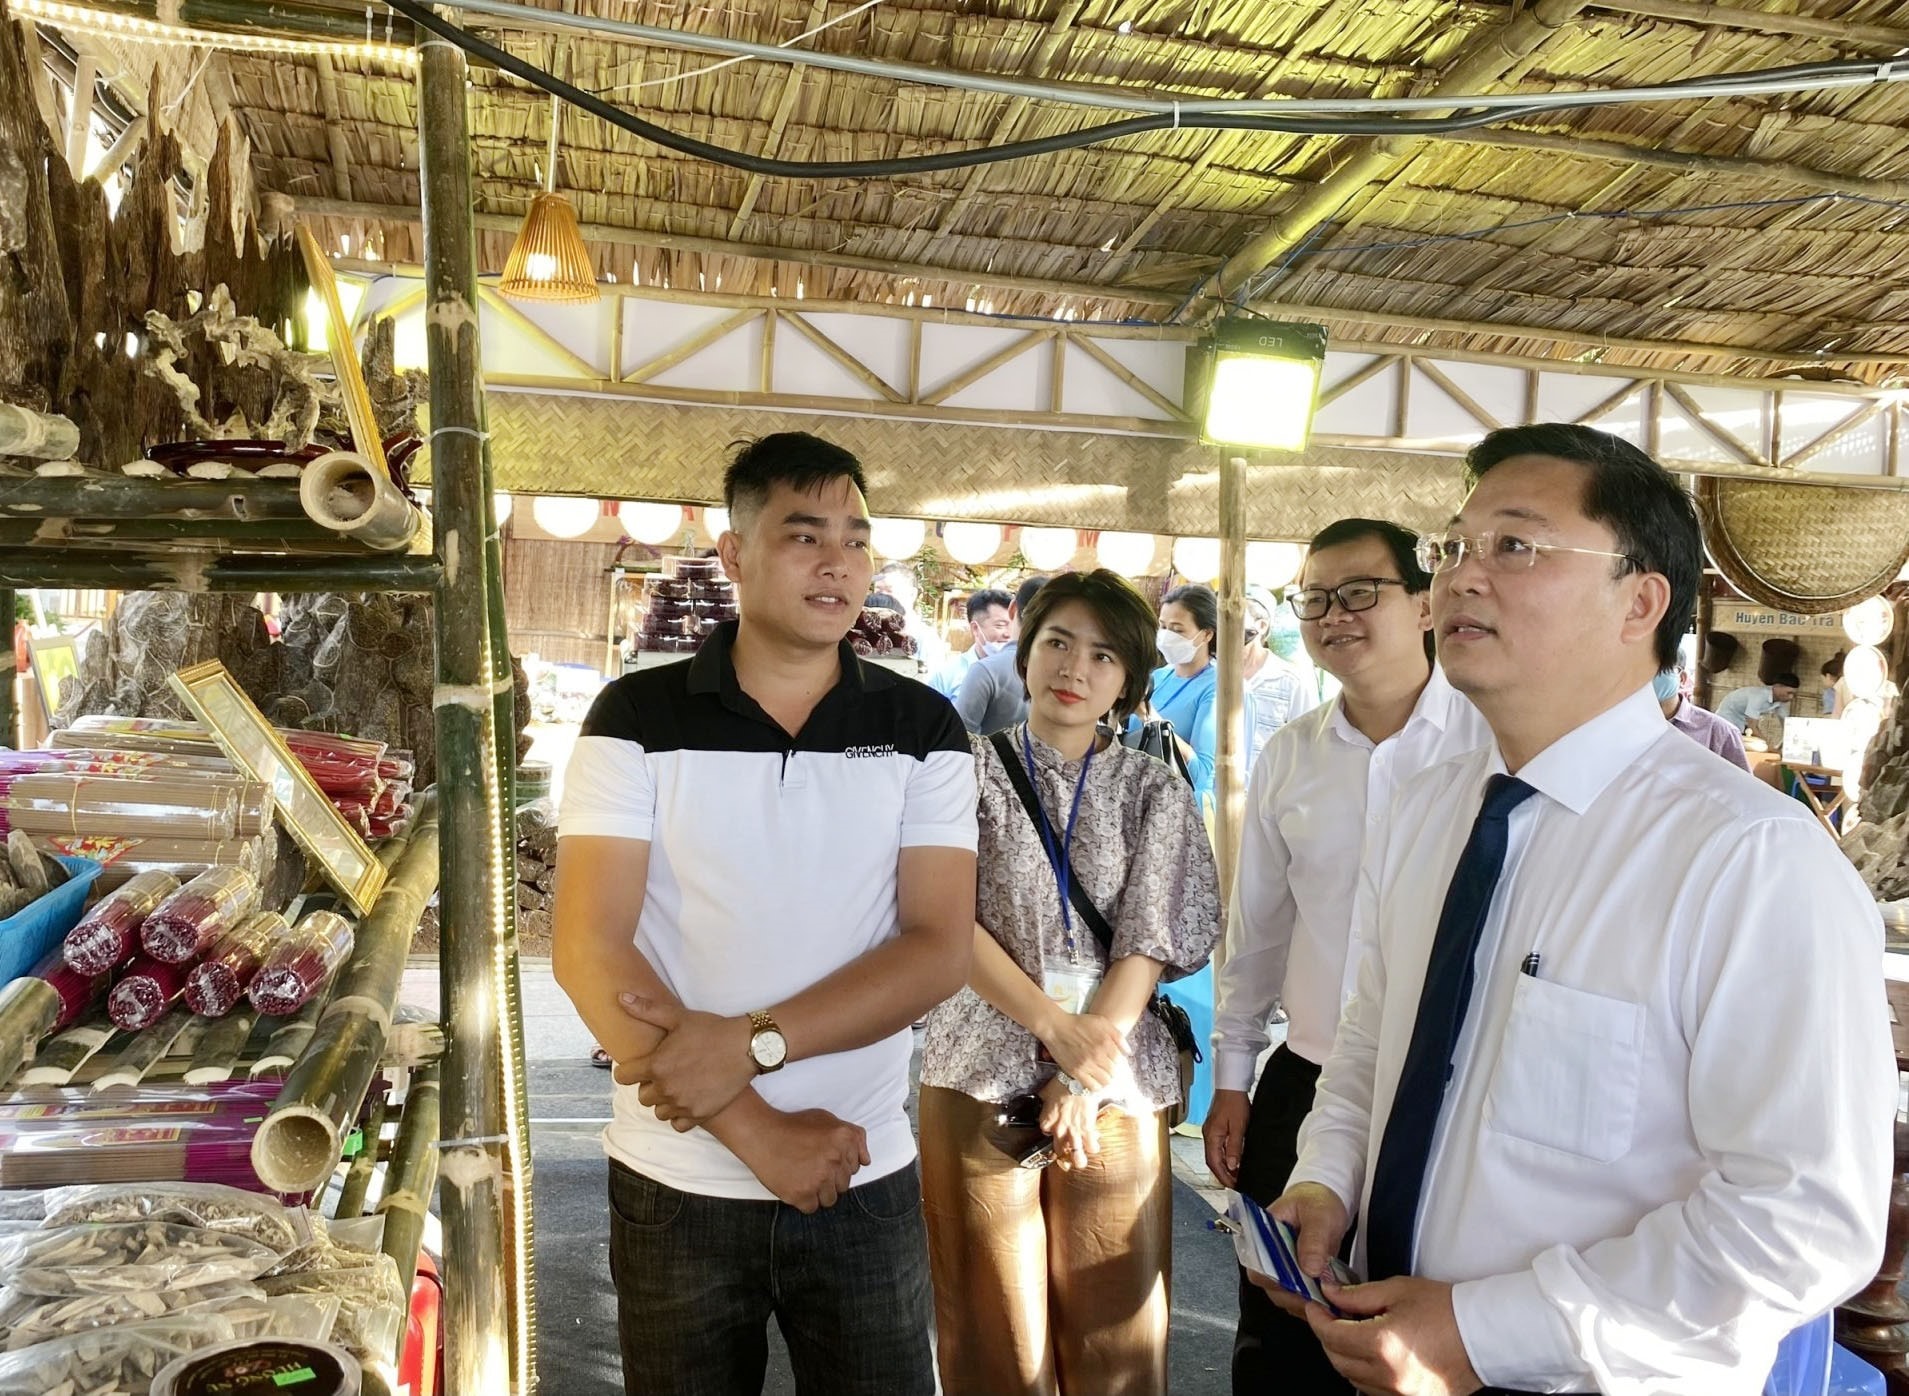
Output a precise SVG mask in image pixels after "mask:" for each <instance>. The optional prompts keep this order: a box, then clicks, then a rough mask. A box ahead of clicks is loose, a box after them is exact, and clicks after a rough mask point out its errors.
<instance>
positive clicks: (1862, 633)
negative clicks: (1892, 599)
mask: <svg viewBox="0 0 1909 1396" xmlns="http://www.w3.org/2000/svg"><path fill="white" fill-rule="evenodd" d="M1895 628H1896V608H1895V607H1894V606H1891V605H1890V604H1889V603H1888V602H1887V601H1885V600H1883V599H1882V597H1880V596H1872V597H1870V598H1869V600H1867V601H1865V602H1863V603H1861V604H1860V605H1856V606H1851V607H1850V608H1849V609H1848V610H1847V611H1844V612H1843V633H1844V634H1845V635H1847V636H1849V638H1850V639H1851V640H1853V641H1855V642H1856V643H1857V644H1859V645H1880V644H1881V643H1882V642H1883V641H1884V640H1887V639H1888V638H1889V632H1890V631H1892V630H1894V629H1895Z"/></svg>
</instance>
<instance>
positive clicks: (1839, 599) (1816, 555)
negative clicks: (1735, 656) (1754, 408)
mask: <svg viewBox="0 0 1909 1396" xmlns="http://www.w3.org/2000/svg"><path fill="white" fill-rule="evenodd" d="M1697 501H1698V505H1699V507H1700V509H1701V510H1702V513H1703V524H1704V542H1705V544H1706V545H1707V546H1708V547H1709V549H1710V556H1711V558H1712V560H1713V561H1715V563H1716V564H1717V570H1718V571H1720V572H1722V573H1723V575H1724V576H1725V577H1726V578H1728V579H1729V582H1730V584H1731V585H1732V586H1734V587H1736V589H1737V590H1738V591H1740V592H1742V593H1743V594H1744V595H1745V596H1748V597H1750V598H1751V599H1752V600H1754V601H1760V602H1762V603H1763V604H1764V605H1766V606H1778V607H1781V608H1783V609H1785V610H1789V611H1796V612H1798V613H1800V614H1803V615H1821V614H1824V613H1826V612H1830V611H1840V610H1844V609H1845V608H1847V607H1849V606H1853V605H1855V604H1856V603H1857V602H1858V601H1862V600H1865V599H1867V598H1868V597H1871V596H1874V595H1875V594H1876V593H1878V592H1879V591H1881V590H1882V589H1883V588H1884V587H1886V586H1888V585H1889V583H1890V582H1891V581H1893V580H1894V579H1895V577H1896V574H1897V573H1898V572H1900V571H1901V570H1902V566H1903V564H1904V563H1905V562H1909V494H1898V493H1885V492H1884V491H1881V490H1860V489H1849V490H1845V489H1836V488H1833V487H1824V486H1816V485H1766V484H1761V483H1757V482H1751V481H1744V480H1703V481H1700V482H1699V484H1698V486H1697Z"/></svg>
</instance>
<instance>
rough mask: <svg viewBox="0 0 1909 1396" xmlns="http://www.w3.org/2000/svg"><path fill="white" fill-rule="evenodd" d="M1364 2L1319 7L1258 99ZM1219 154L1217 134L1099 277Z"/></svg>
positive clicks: (1106, 277) (1108, 276) (1114, 270)
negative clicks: (1320, 8) (1321, 8)
mask: <svg viewBox="0 0 1909 1396" xmlns="http://www.w3.org/2000/svg"><path fill="white" fill-rule="evenodd" d="M1363 3H1364V0H1331V3H1329V4H1328V5H1327V6H1326V7H1325V8H1324V9H1323V10H1320V11H1319V12H1318V13H1317V14H1316V15H1315V16H1314V17H1313V18H1312V20H1311V21H1310V22H1309V23H1308V24H1307V25H1306V26H1305V28H1303V29H1301V30H1300V31H1299V33H1298V34H1296V35H1294V36H1293V42H1292V46H1291V47H1290V48H1288V49H1287V50H1286V52H1284V53H1282V54H1280V56H1279V57H1278V58H1277V59H1275V60H1274V61H1273V66H1272V67H1271V68H1269V69H1268V70H1267V72H1266V75H1265V76H1264V77H1263V78H1261V79H1260V81H1259V83H1258V85H1257V87H1256V88H1255V90H1254V92H1253V96H1255V97H1259V98H1265V97H1271V96H1274V95H1275V94H1276V93H1277V91H1278V89H1279V84H1280V83H1281V82H1282V81H1283V80H1284V79H1285V77H1286V75H1287V73H1289V72H1290V71H1291V70H1292V67H1293V65H1294V64H1295V63H1297V62H1298V61H1299V59H1300V58H1301V57H1303V56H1304V55H1305V54H1307V53H1309V52H1311V51H1312V50H1313V48H1315V47H1316V46H1317V45H1318V44H1319V42H1320V41H1321V40H1323V39H1326V38H1329V37H1331V36H1332V35H1334V34H1336V33H1338V32H1339V29H1340V26H1341V23H1342V21H1343V20H1344V19H1345V17H1346V16H1347V15H1348V14H1350V13H1351V12H1352V11H1354V10H1356V9H1358V8H1359V7H1360V6H1361V5H1362V4H1363ZM1219 153H1220V142H1219V139H1218V137H1215V138H1214V139H1213V140H1211V141H1210V142H1208V144H1207V147H1206V149H1204V150H1202V151H1201V152H1200V154H1199V156H1198V157H1197V158H1196V159H1195V160H1194V161H1193V163H1192V164H1191V165H1188V166H1187V167H1186V170H1185V171H1184V172H1183V173H1182V174H1181V175H1180V178H1179V179H1178V180H1176V181H1175V182H1174V185H1173V188H1171V189H1169V190H1168V191H1167V194H1166V197H1165V198H1163V199H1161V200H1160V202H1159V203H1157V204H1155V205H1154V207H1153V208H1152V210H1150V211H1149V212H1148V214H1147V215H1146V217H1144V218H1142V219H1141V220H1140V221H1139V222H1138V223H1137V224H1135V225H1134V228H1133V231H1131V232H1129V233H1128V234H1127V236H1126V237H1124V238H1122V239H1121V240H1120V242H1119V245H1118V246H1116V247H1115V248H1114V250H1113V252H1112V253H1111V254H1109V256H1108V258H1107V261H1106V262H1105V263H1104V264H1103V265H1102V266H1101V268H1100V272H1099V276H1098V278H1097V279H1098V280H1101V281H1111V280H1113V278H1114V277H1116V276H1118V275H1119V274H1120V272H1121V270H1122V269H1123V268H1124V267H1125V266H1126V265H1127V263H1128V261H1129V260H1130V259H1131V258H1132V256H1133V254H1134V252H1135V250H1136V249H1137V248H1138V247H1139V246H1140V244H1141V242H1142V241H1144V240H1145V238H1146V236H1147V234H1149V233H1151V232H1152V231H1153V230H1154V228H1155V227H1156V226H1158V224H1159V222H1160V220H1161V219H1162V218H1164V217H1166V215H1167V214H1168V213H1169V212H1171V211H1172V210H1173V209H1176V208H1178V207H1180V206H1181V205H1182V204H1184V203H1185V202H1186V201H1187V199H1188V198H1189V197H1191V195H1192V194H1193V191H1194V190H1195V189H1197V188H1199V186H1200V183H1201V181H1202V180H1203V179H1204V178H1205V177H1206V172H1207V170H1208V169H1210V168H1211V167H1212V165H1213V162H1214V161H1215V160H1217V159H1218V158H1219Z"/></svg>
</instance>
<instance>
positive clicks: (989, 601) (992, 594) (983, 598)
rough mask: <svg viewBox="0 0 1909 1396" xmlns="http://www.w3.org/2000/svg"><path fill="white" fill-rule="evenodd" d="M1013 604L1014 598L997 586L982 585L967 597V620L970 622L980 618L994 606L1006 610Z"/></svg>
mask: <svg viewBox="0 0 1909 1396" xmlns="http://www.w3.org/2000/svg"><path fill="white" fill-rule="evenodd" d="M1013 604H1014V598H1013V597H1012V596H1010V595H1008V594H1007V593H1006V592H1005V591H1002V590H1001V588H999V587H982V588H981V590H979V591H977V592H975V593H974V594H973V595H972V596H970V597H969V598H968V620H969V622H970V623H973V622H974V621H977V620H980V619H981V617H983V616H985V615H986V614H987V613H988V612H989V611H992V610H993V609H994V608H995V607H996V606H999V607H1000V608H1001V609H1002V610H1006V609H1007V608H1008V607H1009V606H1012V605H1013Z"/></svg>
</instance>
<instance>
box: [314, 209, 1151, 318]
mask: <svg viewBox="0 0 1909 1396" xmlns="http://www.w3.org/2000/svg"><path fill="white" fill-rule="evenodd" d="M292 197H293V204H294V207H295V208H296V210H297V212H298V213H299V214H301V215H303V216H305V217H308V218H358V219H366V220H373V221H381V222H387V223H411V224H415V223H417V222H418V211H417V209H416V208H413V207H411V206H409V205H405V204H377V203H363V202H351V201H346V200H341V199H319V198H306V197H298V196H292ZM475 219H476V223H477V230H478V231H479V232H492V233H510V234H512V235H515V233H516V232H517V229H518V227H519V226H520V225H521V224H522V223H523V221H524V220H523V215H521V214H507V213H479V214H476V215H475ZM581 231H582V233H583V237H584V240H585V241H587V242H598V243H603V244H605V245H606V246H613V247H648V248H654V249H656V250H658V251H662V252H694V253H698V254H700V255H703V256H707V257H741V258H748V259H753V260H756V261H766V262H787V263H791V264H794V265H798V266H811V267H822V268H827V269H830V270H834V271H860V272H874V273H876V274H878V275H881V276H885V277H888V278H890V279H898V278H902V277H915V278H918V279H920V280H924V281H946V282H948V283H950V284H951V285H956V286H971V287H980V286H990V287H993V288H994V289H996V290H1001V291H1025V292H1027V293H1028V294H1030V295H1040V296H1079V297H1085V298H1087V299H1089V300H1122V301H1131V302H1133V303H1135V304H1137V305H1153V306H1161V307H1166V306H1171V305H1173V304H1174V303H1175V302H1177V301H1178V300H1179V297H1178V296H1176V295H1173V294H1171V293H1168V292H1165V291H1159V290H1153V289H1148V288H1141V287H1127V286H1120V285H1111V286H1096V285H1093V284H1091V283H1087V282H1080V281H1059V280H1055V279H1054V278H1052V277H1044V276H1015V275H1012V274H1009V273H1003V272H993V271H973V270H967V269H964V268H961V267H943V266H933V265H927V264H917V263H907V262H897V261H895V260H894V259H893V258H890V257H859V256H855V255H854V254H852V253H845V252H819V251H813V250H810V249H808V248H801V247H777V246H772V245H770V244H767V243H757V242H725V241H724V240H723V239H721V238H704V237H691V236H688V235H686V234H680V233H657V232H650V231H648V230H646V229H642V228H620V227H617V226H616V225H614V224H610V223H585V224H583V225H582V227H581Z"/></svg>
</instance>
